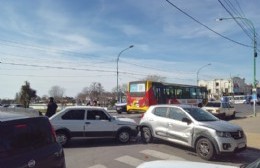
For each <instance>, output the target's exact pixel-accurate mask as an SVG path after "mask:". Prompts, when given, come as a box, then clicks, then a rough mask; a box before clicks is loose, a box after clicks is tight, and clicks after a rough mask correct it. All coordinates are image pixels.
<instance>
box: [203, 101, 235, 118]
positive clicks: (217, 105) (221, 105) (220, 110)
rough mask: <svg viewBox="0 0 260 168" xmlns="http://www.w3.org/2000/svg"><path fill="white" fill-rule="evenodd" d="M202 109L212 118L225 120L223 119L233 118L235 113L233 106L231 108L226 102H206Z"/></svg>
mask: <svg viewBox="0 0 260 168" xmlns="http://www.w3.org/2000/svg"><path fill="white" fill-rule="evenodd" d="M202 109H204V110H206V111H208V112H210V113H211V114H213V115H214V116H216V117H218V118H220V119H225V118H232V119H233V118H235V115H236V111H235V108H234V106H231V105H230V103H228V102H220V101H212V102H208V103H207V104H206V105H205V106H203V107H202Z"/></svg>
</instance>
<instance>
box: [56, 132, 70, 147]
mask: <svg viewBox="0 0 260 168" xmlns="http://www.w3.org/2000/svg"><path fill="white" fill-rule="evenodd" d="M56 140H57V142H58V143H59V144H61V145H62V146H63V147H65V146H67V145H68V143H69V140H70V137H69V134H68V133H67V132H66V131H56Z"/></svg>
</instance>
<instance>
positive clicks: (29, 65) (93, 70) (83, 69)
mask: <svg viewBox="0 0 260 168" xmlns="http://www.w3.org/2000/svg"><path fill="white" fill-rule="evenodd" d="M0 63H1V64H6V65H14V66H26V67H37V68H47V69H61V70H80V71H91V72H105V73H108V72H112V73H116V71H112V70H101V69H87V68H70V67H58V66H49V65H35V64H18V63H11V62H0ZM120 73H121V74H130V75H140V76H143V75H144V74H137V73H131V72H120Z"/></svg>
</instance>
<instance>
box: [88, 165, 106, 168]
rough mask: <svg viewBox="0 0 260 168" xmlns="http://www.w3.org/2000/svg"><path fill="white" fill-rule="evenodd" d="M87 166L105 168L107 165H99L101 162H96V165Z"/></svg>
mask: <svg viewBox="0 0 260 168" xmlns="http://www.w3.org/2000/svg"><path fill="white" fill-rule="evenodd" d="M88 168H107V167H106V166H104V165H101V164H97V165H94V166H91V167H88Z"/></svg>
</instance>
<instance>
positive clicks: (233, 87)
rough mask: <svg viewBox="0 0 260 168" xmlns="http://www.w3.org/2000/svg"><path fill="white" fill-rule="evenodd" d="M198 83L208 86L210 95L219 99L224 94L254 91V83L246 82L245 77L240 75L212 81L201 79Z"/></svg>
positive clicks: (243, 93) (244, 93)
mask: <svg viewBox="0 0 260 168" xmlns="http://www.w3.org/2000/svg"><path fill="white" fill-rule="evenodd" d="M198 85H199V86H204V87H207V90H208V95H209V97H212V98H217V99H218V98H219V97H221V96H223V95H248V94H251V92H252V85H248V84H246V83H245V78H243V79H241V78H239V77H233V78H230V79H214V80H211V81H205V80H199V81H198Z"/></svg>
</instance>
